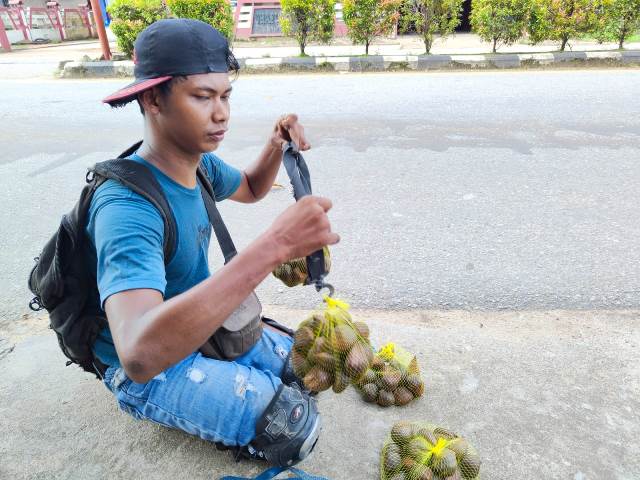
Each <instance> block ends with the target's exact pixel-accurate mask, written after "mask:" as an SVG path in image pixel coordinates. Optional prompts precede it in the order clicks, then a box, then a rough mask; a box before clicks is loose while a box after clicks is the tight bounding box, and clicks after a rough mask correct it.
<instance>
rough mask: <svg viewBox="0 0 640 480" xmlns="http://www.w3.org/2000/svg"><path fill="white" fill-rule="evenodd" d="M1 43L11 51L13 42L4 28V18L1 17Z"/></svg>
mask: <svg viewBox="0 0 640 480" xmlns="http://www.w3.org/2000/svg"><path fill="white" fill-rule="evenodd" d="M0 45H1V46H2V48H4V49H5V50H6V51H7V52H10V51H11V42H10V41H9V37H7V31H6V30H5V29H4V23H3V22H2V18H0Z"/></svg>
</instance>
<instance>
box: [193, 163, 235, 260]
mask: <svg viewBox="0 0 640 480" xmlns="http://www.w3.org/2000/svg"><path fill="white" fill-rule="evenodd" d="M198 184H199V185H200V192H201V193H202V199H203V200H204V206H205V208H206V209H207V215H208V216H209V221H210V222H211V225H212V226H213V231H214V233H215V234H216V238H217V239H218V244H219V245H220V249H221V250H222V254H223V255H224V263H225V264H226V263H229V262H230V261H231V259H232V258H233V257H235V256H236V255H237V253H238V252H237V251H236V247H235V245H234V244H233V240H232V239H231V235H229V230H227V226H226V225H225V224H224V221H223V220H222V216H221V215H220V212H219V211H218V207H216V197H215V193H214V191H213V186H212V185H211V180H210V179H209V175H208V174H207V172H206V170H205V168H204V167H203V166H202V164H201V165H200V166H199V167H198Z"/></svg>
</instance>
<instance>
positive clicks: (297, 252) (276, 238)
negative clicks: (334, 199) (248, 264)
mask: <svg viewBox="0 0 640 480" xmlns="http://www.w3.org/2000/svg"><path fill="white" fill-rule="evenodd" d="M331 207H332V203H331V200H329V199H328V198H324V197H316V196H313V195H308V196H306V197H303V198H301V199H300V200H299V201H297V202H296V203H295V204H294V205H291V206H290V207H289V208H287V209H286V210H285V211H284V212H283V213H282V214H280V216H279V217H278V218H276V220H275V221H274V222H273V224H272V225H271V227H270V228H269V230H267V232H266V233H267V235H268V236H269V238H270V239H271V240H272V241H273V242H274V243H275V245H276V249H277V251H278V257H279V261H280V263H283V262H286V261H288V260H291V259H292V258H300V257H306V256H307V255H310V254H311V253H313V252H315V251H316V250H319V249H321V248H322V247H324V246H325V245H334V244H336V243H338V242H339V241H340V236H339V235H338V234H337V233H334V232H332V231H331V223H330V222H329V216H328V215H327V212H328V211H329V210H330V209H331Z"/></svg>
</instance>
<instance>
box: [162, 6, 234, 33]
mask: <svg viewBox="0 0 640 480" xmlns="http://www.w3.org/2000/svg"><path fill="white" fill-rule="evenodd" d="M166 3H167V6H168V7H169V10H171V13H173V14H174V15H175V16H176V17H180V18H195V19H196V20H202V21H203V22H206V23H208V24H209V25H211V26H212V27H214V28H216V29H217V30H218V31H219V32H220V33H221V34H222V35H224V36H225V37H226V38H227V39H229V40H230V39H231V37H232V35H233V13H232V12H231V5H230V4H229V2H228V1H227V0H166Z"/></svg>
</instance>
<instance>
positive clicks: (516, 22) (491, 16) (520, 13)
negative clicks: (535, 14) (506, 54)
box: [471, 0, 529, 53]
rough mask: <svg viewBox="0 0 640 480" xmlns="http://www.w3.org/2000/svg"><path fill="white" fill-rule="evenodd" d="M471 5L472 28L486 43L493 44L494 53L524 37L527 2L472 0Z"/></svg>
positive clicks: (525, 0)
mask: <svg viewBox="0 0 640 480" xmlns="http://www.w3.org/2000/svg"><path fill="white" fill-rule="evenodd" d="M471 5H472V7H471V27H472V28H473V31H474V32H476V33H477V34H478V35H480V38H482V39H483V40H484V41H486V42H492V44H493V53H495V52H496V51H497V49H498V47H499V46H501V45H511V44H513V43H515V42H516V41H518V40H519V39H520V37H522V34H523V32H524V30H525V27H526V25H527V18H528V12H529V8H528V1H527V0H472V4H471Z"/></svg>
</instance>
